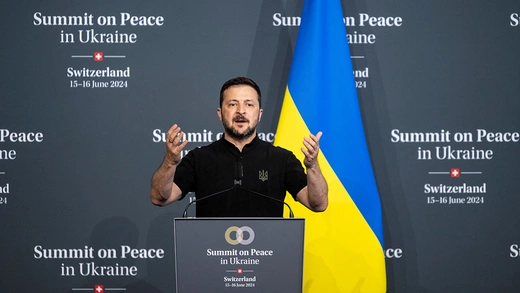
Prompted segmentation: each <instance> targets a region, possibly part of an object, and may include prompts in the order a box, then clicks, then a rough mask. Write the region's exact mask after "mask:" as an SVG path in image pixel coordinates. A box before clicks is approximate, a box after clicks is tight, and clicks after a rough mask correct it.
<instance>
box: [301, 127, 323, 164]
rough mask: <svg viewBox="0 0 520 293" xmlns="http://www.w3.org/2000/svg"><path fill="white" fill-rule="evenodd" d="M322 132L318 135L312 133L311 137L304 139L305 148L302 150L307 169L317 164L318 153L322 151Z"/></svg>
mask: <svg viewBox="0 0 520 293" xmlns="http://www.w3.org/2000/svg"><path fill="white" fill-rule="evenodd" d="M322 134H323V133H322V132H321V131H320V132H318V133H317V134H316V135H313V134H312V133H311V134H310V135H309V137H304V138H303V145H304V146H305V147H304V148H301V151H302V152H303V154H304V155H305V159H304V163H305V165H306V166H307V167H309V166H312V165H313V164H314V163H315V162H316V158H317V157H318V153H319V151H320V144H319V142H320V139H321V136H322Z"/></svg>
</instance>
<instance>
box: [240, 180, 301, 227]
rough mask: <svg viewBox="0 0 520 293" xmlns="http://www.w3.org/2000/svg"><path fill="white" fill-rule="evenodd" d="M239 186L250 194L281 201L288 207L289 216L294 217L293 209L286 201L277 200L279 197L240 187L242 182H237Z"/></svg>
mask: <svg viewBox="0 0 520 293" xmlns="http://www.w3.org/2000/svg"><path fill="white" fill-rule="evenodd" d="M239 187H240V189H242V190H243V191H247V192H251V193H252V194H255V195H258V196H261V197H265V198H267V199H270V200H273V201H276V202H278V203H283V204H284V205H285V206H286V207H287V208H288V209H289V218H291V219H292V218H294V214H293V211H292V209H291V206H290V205H289V204H288V203H286V202H285V201H283V200H279V199H277V198H274V197H270V196H267V195H265V194H261V193H260V192H256V191H253V190H249V189H245V188H243V187H242V184H239Z"/></svg>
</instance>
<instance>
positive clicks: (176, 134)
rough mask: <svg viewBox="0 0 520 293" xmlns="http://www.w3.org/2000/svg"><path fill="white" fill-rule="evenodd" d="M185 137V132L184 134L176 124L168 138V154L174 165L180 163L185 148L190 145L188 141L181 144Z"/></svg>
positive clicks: (169, 132)
mask: <svg viewBox="0 0 520 293" xmlns="http://www.w3.org/2000/svg"><path fill="white" fill-rule="evenodd" d="M183 137H184V132H182V130H181V128H180V127H179V126H178V125H177V124H174V125H173V126H172V127H171V128H170V129H169V130H168V134H167V136H166V153H167V157H168V158H169V160H171V161H172V162H173V163H178V162H179V161H180V159H181V152H182V150H183V149H184V147H185V146H186V145H187V144H188V141H187V140H184V141H183V142H182V143H181V140H182V138H183Z"/></svg>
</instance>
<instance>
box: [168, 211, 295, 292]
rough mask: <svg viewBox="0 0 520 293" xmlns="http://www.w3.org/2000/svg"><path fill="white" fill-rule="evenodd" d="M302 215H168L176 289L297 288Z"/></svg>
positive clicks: (235, 290) (216, 290)
mask: <svg viewBox="0 0 520 293" xmlns="http://www.w3.org/2000/svg"><path fill="white" fill-rule="evenodd" d="M304 231H305V219H299V218H298V219H285V218H176V219H174V251H175V272H176V275H175V278H176V284H177V288H176V289H177V293H201V292H204V293H209V292H248V293H256V292H269V293H273V292H291V293H294V292H302V286H303V284H302V283H303V239H304Z"/></svg>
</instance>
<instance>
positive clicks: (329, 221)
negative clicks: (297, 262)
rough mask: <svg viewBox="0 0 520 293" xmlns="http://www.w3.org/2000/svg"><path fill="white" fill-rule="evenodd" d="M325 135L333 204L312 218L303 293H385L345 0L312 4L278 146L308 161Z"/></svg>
mask: <svg viewBox="0 0 520 293" xmlns="http://www.w3.org/2000/svg"><path fill="white" fill-rule="evenodd" d="M318 131H322V132H323V136H322V138H321V140H320V148H321V153H320V155H319V163H320V167H321V170H322V172H323V175H324V176H325V178H326V180H327V182H328V185H329V207H328V209H327V210H326V211H325V212H324V213H313V212H310V211H308V210H307V209H306V208H305V207H303V206H302V205H300V204H294V203H292V202H290V201H291V200H292V199H291V197H287V198H288V203H289V204H291V206H293V207H295V214H296V216H297V217H305V218H306V234H305V267H304V284H303V285H304V292H306V293H310V292H316V293H333V292H334V293H336V292H366V293H380V292H386V273H385V259H384V252H383V247H384V246H383V228H382V216H381V203H380V199H379V194H378V190H377V186H376V182H375V179H374V173H373V170H372V165H371V162H370V156H369V153H368V148H367V143H366V138H365V134H364V130H363V124H362V120H361V113H360V108H359V102H358V98H357V92H356V85H355V81H354V74H353V70H352V62H351V59H350V50H349V47H348V41H347V37H346V30H345V24H344V22H343V13H342V8H341V3H340V1H339V0H306V1H305V4H304V8H303V12H302V17H301V24H300V28H299V32H298V39H297V42H296V48H295V51H294V57H293V63H292V67H291V72H290V76H289V82H288V85H287V89H286V92H285V97H284V101H283V106H282V111H281V115H280V121H279V124H278V129H277V134H276V139H275V145H279V146H282V147H285V148H287V149H289V150H291V151H293V153H294V154H295V155H296V156H298V158H299V159H300V160H303V157H304V156H303V154H302V152H301V151H300V148H301V147H302V146H303V137H304V136H308V135H309V133H313V134H316V133H317V132H318Z"/></svg>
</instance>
